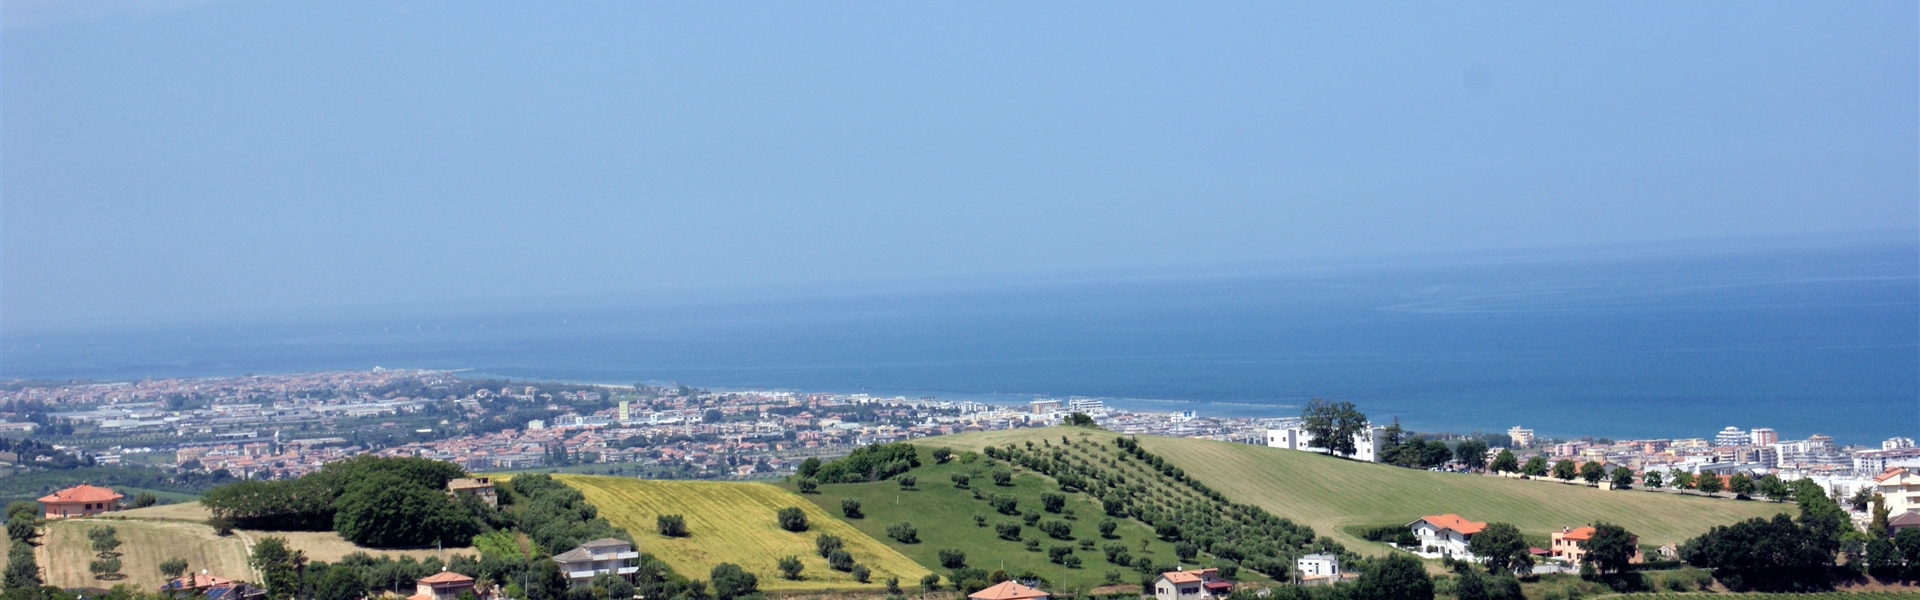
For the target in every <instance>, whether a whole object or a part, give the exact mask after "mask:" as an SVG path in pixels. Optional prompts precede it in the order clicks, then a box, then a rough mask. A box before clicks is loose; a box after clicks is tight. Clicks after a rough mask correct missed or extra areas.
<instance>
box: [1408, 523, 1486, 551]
mask: <svg viewBox="0 0 1920 600" xmlns="http://www.w3.org/2000/svg"><path fill="white" fill-rule="evenodd" d="M1407 527H1411V528H1413V537H1414V539H1416V540H1419V544H1418V547H1417V548H1414V554H1418V555H1420V556H1423V557H1427V558H1438V557H1442V556H1450V557H1453V558H1454V559H1457V560H1476V558H1475V557H1474V556H1473V553H1472V552H1468V551H1467V544H1468V543H1469V542H1470V541H1471V540H1472V539H1473V534H1476V533H1480V530H1482V529H1486V528H1487V524H1486V523H1484V522H1481V521H1468V520H1466V518H1464V517H1461V516H1460V515H1456V514H1444V515H1434V516H1427V517H1420V520H1418V521H1414V522H1412V523H1408V524H1407Z"/></svg>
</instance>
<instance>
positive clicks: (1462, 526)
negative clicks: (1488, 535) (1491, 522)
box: [1414, 513, 1487, 534]
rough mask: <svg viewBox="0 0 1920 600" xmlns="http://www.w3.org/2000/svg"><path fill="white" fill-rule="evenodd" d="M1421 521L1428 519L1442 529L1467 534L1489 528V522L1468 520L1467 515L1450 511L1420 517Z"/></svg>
mask: <svg viewBox="0 0 1920 600" xmlns="http://www.w3.org/2000/svg"><path fill="white" fill-rule="evenodd" d="M1420 521H1426V522H1428V523H1431V524H1433V526H1434V527H1439V528H1441V529H1452V530H1454V531H1458V532H1460V533H1465V534H1475V533H1480V530H1482V529H1486V528H1487V524H1486V523H1485V522H1482V521H1468V520H1467V519H1466V518H1465V517H1461V516H1460V515H1456V514H1452V513H1448V514H1444V515H1434V516H1428V517H1420ZM1420 521H1414V522H1415V523H1418V522H1420Z"/></svg>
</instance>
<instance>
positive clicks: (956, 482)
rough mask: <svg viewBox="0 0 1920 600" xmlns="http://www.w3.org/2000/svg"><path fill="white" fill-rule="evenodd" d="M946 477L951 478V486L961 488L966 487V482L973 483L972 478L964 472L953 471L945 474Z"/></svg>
mask: <svg viewBox="0 0 1920 600" xmlns="http://www.w3.org/2000/svg"><path fill="white" fill-rule="evenodd" d="M947 478H948V479H952V480H953V487H957V488H960V489H963V490H964V489H967V485H968V484H970V483H973V478H972V477H968V476H967V475H966V474H965V473H954V474H952V475H949V476H947Z"/></svg>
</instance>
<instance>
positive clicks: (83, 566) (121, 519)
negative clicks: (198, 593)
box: [36, 502, 474, 587]
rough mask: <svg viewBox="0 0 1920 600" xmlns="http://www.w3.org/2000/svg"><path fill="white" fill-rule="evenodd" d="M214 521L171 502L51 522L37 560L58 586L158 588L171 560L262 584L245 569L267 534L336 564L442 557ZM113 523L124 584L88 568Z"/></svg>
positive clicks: (193, 506) (191, 506)
mask: <svg viewBox="0 0 1920 600" xmlns="http://www.w3.org/2000/svg"><path fill="white" fill-rule="evenodd" d="M208 516H209V514H208V512H207V509H206V507H204V506H201V505H200V503H198V502H187V503H181V504H169V505H166V506H153V507H148V508H140V509H133V510H123V511H116V512H112V513H107V514H106V515H103V516H101V517H96V518H87V519H67V520H60V521H49V522H47V524H46V525H45V526H44V527H42V530H41V531H42V534H43V535H42V537H41V538H40V539H39V540H38V542H39V543H40V548H39V549H38V550H37V551H36V554H37V556H36V558H37V559H38V560H39V561H40V568H41V572H42V575H43V576H45V577H46V579H47V582H48V583H50V584H53V585H57V586H60V587H113V586H114V585H116V584H121V583H131V584H136V585H141V586H148V587H152V586H158V585H160V584H161V583H164V582H165V581H166V578H165V577H163V576H161V575H160V570H159V569H160V563H161V562H163V561H166V560H167V559H170V558H183V559H186V561H187V565H188V567H189V568H190V569H191V570H193V571H194V572H198V571H200V570H201V569H206V570H207V571H208V572H210V573H212V574H214V575H219V576H221V577H231V578H236V579H245V580H249V581H258V580H259V578H258V577H256V576H255V574H254V573H253V570H252V569H251V568H249V567H248V566H247V554H248V553H249V552H251V550H252V547H253V542H255V541H256V540H259V539H261V538H265V537H283V538H286V539H287V545H288V546H289V547H291V548H293V549H295V550H299V551H301V552H304V553H306V556H307V558H309V559H312V560H322V561H327V562H334V561H338V560H340V558H341V557H344V556H346V555H348V554H351V553H354V552H365V553H367V554H371V555H374V556H380V555H392V556H400V555H411V556H413V557H414V558H426V557H428V556H434V555H436V554H438V553H439V552H437V551H435V550H433V549H431V548H429V549H425V550H372V549H368V548H361V547H359V546H355V545H353V544H352V543H350V542H348V541H346V540H344V539H341V538H340V534H337V533H333V532H331V531H252V530H238V531H235V532H234V533H235V534H234V535H232V536H226V537H221V536H219V535H215V534H214V532H213V528H212V527H208V526H207V525H206V524H205V523H204V521H206V519H207V517H208ZM100 525H112V526H113V527H114V529H115V531H117V532H118V534H119V538H120V542H121V544H120V548H119V550H118V552H120V554H121V556H120V563H121V566H120V573H121V574H122V575H125V576H126V577H125V578H123V579H115V580H103V579H94V577H93V574H92V573H89V572H87V563H88V562H90V561H92V560H93V558H94V554H93V551H92V549H91V547H90V542H89V540H88V539H87V528H88V527H95V526H100ZM444 553H445V555H446V556H453V555H455V554H473V553H474V552H473V549H472V548H447V549H446V550H445V551H444Z"/></svg>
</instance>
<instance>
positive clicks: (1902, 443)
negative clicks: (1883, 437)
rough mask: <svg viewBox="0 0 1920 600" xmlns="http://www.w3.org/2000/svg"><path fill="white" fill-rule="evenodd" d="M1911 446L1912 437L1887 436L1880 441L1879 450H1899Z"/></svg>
mask: <svg viewBox="0 0 1920 600" xmlns="http://www.w3.org/2000/svg"><path fill="white" fill-rule="evenodd" d="M1912 447H1913V438H1904V437H1897V438H1887V441H1884V442H1880V449H1881V450H1899V449H1902V448H1912Z"/></svg>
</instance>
